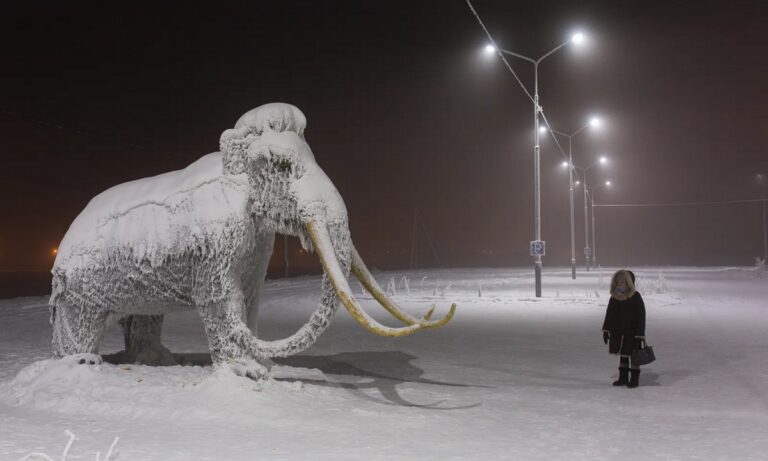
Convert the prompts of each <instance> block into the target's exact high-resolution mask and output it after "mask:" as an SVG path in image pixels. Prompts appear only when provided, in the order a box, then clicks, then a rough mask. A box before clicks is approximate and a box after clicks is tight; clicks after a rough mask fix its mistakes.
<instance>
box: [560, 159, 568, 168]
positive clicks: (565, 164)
mask: <svg viewBox="0 0 768 461" xmlns="http://www.w3.org/2000/svg"><path fill="white" fill-rule="evenodd" d="M560 166H562V167H563V168H568V162H566V161H565V160H563V163H561V164H560Z"/></svg>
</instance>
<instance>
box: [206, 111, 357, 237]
mask: <svg viewBox="0 0 768 461" xmlns="http://www.w3.org/2000/svg"><path fill="white" fill-rule="evenodd" d="M306 126H307V119H306V117H304V114H303V113H302V112H301V110H299V109H298V108H297V107H295V106H292V105H290V104H284V103H271V104H265V105H263V106H259V107H257V108H256V109H253V110H250V111H248V112H246V113H245V114H244V115H243V116H242V117H240V119H239V120H238V121H237V123H236V124H235V127H234V128H233V129H229V130H226V131H224V133H222V135H221V140H220V147H221V152H222V154H223V161H224V172H225V173H228V174H246V175H248V178H249V180H250V182H251V186H252V195H253V204H252V207H253V209H252V211H253V214H254V215H255V216H257V217H259V218H261V219H262V220H263V222H264V223H265V225H267V226H269V227H270V228H271V230H274V231H276V232H280V233H286V234H290V235H298V236H299V237H300V238H301V237H303V232H302V229H303V228H304V226H305V225H306V224H307V223H308V222H310V221H319V220H321V221H324V222H326V223H327V224H329V225H333V226H342V227H346V225H347V212H346V207H345V206H344V201H343V199H342V198H341V195H340V194H339V192H338V191H337V190H336V187H335V186H334V185H333V183H332V182H331V180H330V179H329V178H328V176H326V174H325V172H324V171H323V170H322V169H321V168H320V166H319V165H318V164H317V162H316V161H315V156H314V154H313V153H312V149H310V147H309V145H308V144H307V142H306V141H305V140H304V129H305V128H306ZM302 240H304V239H303V238H302ZM305 243H308V242H305Z"/></svg>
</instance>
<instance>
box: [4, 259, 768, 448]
mask: <svg viewBox="0 0 768 461" xmlns="http://www.w3.org/2000/svg"><path fill="white" fill-rule="evenodd" d="M530 272H531V271H529V270H528V269H521V270H503V269H466V270H440V271H438V270H431V271H415V272H412V273H410V272H397V273H381V274H378V275H377V278H378V280H379V283H380V284H381V285H382V286H383V287H387V286H390V289H391V290H393V291H396V292H397V294H396V299H397V300H399V301H400V302H401V303H402V304H403V306H404V307H405V308H407V309H408V310H409V311H410V312H411V313H413V314H414V315H417V314H420V313H423V312H424V309H425V307H427V306H428V305H430V304H432V303H437V305H438V312H437V313H436V315H437V314H439V313H440V312H445V310H446V309H447V307H448V305H449V302H457V303H458V304H459V308H458V311H457V314H456V317H455V319H454V320H453V321H452V323H451V324H449V325H448V326H447V327H445V328H443V329H440V330H434V331H426V332H422V333H421V334H417V335H414V336H410V337H406V338H401V339H387V338H381V337H377V336H374V335H371V334H369V333H367V332H365V331H364V330H362V329H361V328H359V326H358V325H356V324H355V323H354V322H353V321H352V320H351V319H350V318H349V316H348V315H347V314H346V313H345V312H340V313H339V314H338V316H337V318H336V320H335V322H334V323H333V325H332V326H331V327H330V329H329V330H328V332H327V333H326V334H325V335H324V336H323V337H321V339H320V340H319V341H318V342H317V344H316V345H315V346H314V347H313V348H312V349H310V350H308V351H307V352H305V353H303V354H302V355H299V356H295V357H291V358H288V359H284V360H281V361H280V363H279V364H278V365H277V366H276V367H275V368H274V378H275V379H274V380H272V381H269V382H266V383H262V384H257V383H254V382H253V381H250V380H247V379H243V378H238V377H235V376H232V375H230V374H226V373H215V372H214V371H213V370H212V369H211V368H210V367H207V366H185V367H166V368H153V367H143V366H134V365H112V364H108V363H104V364H101V365H95V366H83V365H77V364H74V363H72V362H71V361H70V362H68V361H65V360H59V361H54V360H48V358H49V355H50V325H49V324H48V311H47V307H46V305H45V303H46V301H47V300H46V298H44V297H37V298H17V299H13V300H0V350H1V351H2V353H0V381H1V383H0V459H2V460H6V459H7V460H18V459H20V458H22V457H23V456H24V455H26V454H27V453H30V452H33V451H38V452H45V453H48V454H49V455H57V454H59V453H61V449H62V447H63V444H64V443H65V442H66V437H65V436H64V435H63V430H64V429H65V428H69V429H71V430H72V431H73V432H74V433H76V434H77V435H78V437H79V439H80V440H79V442H78V443H77V445H76V446H75V448H73V452H72V454H71V455H70V459H72V460H75V459H93V457H94V453H95V452H96V451H102V452H104V450H105V447H106V446H108V444H109V442H110V441H111V440H112V439H114V437H115V436H119V437H120V444H119V449H120V452H121V454H120V458H119V459H120V460H121V461H123V460H205V459H208V460H220V459H262V458H269V459H321V460H322V459H334V460H337V459H364V458H365V459H457V460H458V459H590V460H593V459H614V458H617V457H621V458H622V459H626V460H633V459H638V460H639V459H643V460H647V459H707V460H712V459H764V453H765V452H766V450H768V436H766V431H765V426H766V423H768V335H766V332H768V302H766V300H768V278H766V277H765V276H762V275H760V274H757V273H755V272H753V271H749V270H742V269H724V268H723V269H700V268H659V269H639V270H638V271H637V273H638V275H639V286H640V290H641V292H642V293H643V296H644V298H645V300H646V303H647V310H648V328H647V332H648V339H649V342H650V343H651V344H653V345H654V347H655V348H656V351H657V356H658V357H659V359H658V361H657V362H655V363H653V364H652V365H650V366H648V367H646V369H645V370H644V372H643V375H642V376H641V387H640V388H639V389H636V390H628V389H616V388H613V387H611V385H610V382H611V380H612V377H613V376H615V375H616V371H617V370H616V367H617V363H616V359H615V358H614V357H612V356H609V355H608V354H607V352H606V350H605V349H606V348H605V346H604V345H603V343H602V340H601V337H600V331H599V329H600V324H601V322H602V316H603V314H604V312H605V304H606V302H607V288H606V287H607V283H608V279H609V273H608V272H602V273H595V272H590V273H589V274H584V273H579V278H578V279H577V280H576V281H573V280H571V279H570V271H569V270H568V269H562V270H553V269H550V270H548V271H545V274H544V294H545V297H544V298H540V299H536V298H534V297H533V295H532V292H533V289H532V286H531V278H532V277H531V275H532V274H531V273H530ZM659 274H663V277H660V276H659ZM424 276H426V277H427V278H426V279H425V280H423V283H422V278H423V277H424ZM404 277H405V278H404ZM406 282H407V283H406ZM662 282H663V283H662ZM356 292H357V293H358V294H359V293H360V291H359V287H356ZM318 296H319V279H318V278H312V277H307V278H299V279H291V280H281V281H275V282H268V283H267V286H266V299H265V302H264V304H263V307H262V311H261V312H262V315H263V321H262V322H261V325H263V328H264V331H262V332H261V334H262V335H263V336H266V337H268V338H277V337H281V336H282V335H285V334H286V333H287V332H290V331H293V330H295V328H296V326H297V325H300V324H301V323H302V322H303V321H304V320H305V319H306V315H307V313H308V312H310V311H311V310H312V309H313V308H314V307H315V306H316V303H317V298H318ZM362 299H363V300H364V301H365V304H366V306H365V307H366V308H367V310H368V311H369V312H372V313H373V312H377V308H376V306H375V304H374V303H372V302H371V300H370V298H365V297H363V298H362ZM379 311H380V310H379ZM376 317H377V319H378V320H380V321H382V322H387V323H388V324H390V325H394V324H395V322H393V321H392V319H391V318H390V317H389V316H388V315H387V314H386V313H385V312H383V313H381V314H380V315H377V316H376ZM121 342H122V338H121V336H120V332H119V330H118V329H117V328H113V329H112V330H111V331H110V332H109V335H108V337H107V338H106V340H105V343H104V347H103V352H106V353H109V352H115V351H117V350H119V349H120V348H121V346H122V344H121ZM164 342H165V344H166V345H167V346H168V347H169V348H170V349H171V350H172V351H174V352H176V353H185V354H186V355H185V357H187V358H188V361H189V362H190V363H193V364H194V363H198V364H205V363H206V360H205V356H204V355H203V354H201V353H203V352H206V350H207V345H206V342H205V336H204V334H203V331H202V325H201V322H200V320H199V318H197V316H196V315H195V314H194V313H184V314H174V315H169V316H168V317H167V319H166V326H165V331H164Z"/></svg>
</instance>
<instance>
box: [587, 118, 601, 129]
mask: <svg viewBox="0 0 768 461" xmlns="http://www.w3.org/2000/svg"><path fill="white" fill-rule="evenodd" d="M589 126H590V127H592V128H600V127H602V126H603V119H601V118H600V117H592V118H590V119H589Z"/></svg>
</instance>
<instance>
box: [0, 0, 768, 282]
mask: <svg viewBox="0 0 768 461" xmlns="http://www.w3.org/2000/svg"><path fill="white" fill-rule="evenodd" d="M760 3H761V2H753V1H746V2H745V1H728V2H706V1H690V2H669V1H664V2H620V1H605V2H589V1H580V2H573V1H563V2H551V1H543V2H542V1H539V2H525V4H523V2H509V1H490V0H475V1H474V2H473V4H474V6H475V8H476V9H477V11H478V13H479V14H480V15H481V17H482V18H483V19H484V21H485V22H486V24H487V26H488V28H489V29H490V31H491V33H493V34H494V36H495V38H496V40H497V41H498V43H499V45H500V46H502V47H503V48H506V49H510V50H514V51H516V52H518V53H521V54H525V55H529V56H532V57H538V56H539V55H541V54H543V53H545V52H547V51H549V50H550V49H551V48H552V47H554V46H555V45H557V44H559V43H561V42H563V41H565V40H566V39H567V38H568V37H569V36H570V34H572V33H573V32H574V31H575V30H577V29H581V30H583V31H584V32H585V33H587V34H588V36H589V42H588V44H587V46H584V47H581V48H578V49H577V48H574V47H571V46H569V47H566V48H564V49H562V50H560V51H559V52H558V53H557V54H555V55H553V56H551V57H550V58H548V59H547V60H546V61H544V63H543V64H542V65H541V67H540V88H541V98H542V102H541V103H542V106H543V108H544V111H545V112H546V114H547V117H548V119H549V120H550V121H551V122H552V123H553V126H554V127H555V128H556V129H558V130H561V131H567V132H572V131H574V130H576V129H578V128H579V127H580V126H581V125H583V124H584V123H585V122H586V121H587V118H588V117H589V116H590V115H592V114H600V115H601V116H602V117H603V118H604V119H605V121H606V124H605V128H604V129H603V130H602V131H601V132H599V133H598V132H595V133H590V132H584V133H582V134H580V135H579V136H578V137H577V138H576V140H575V143H574V152H575V154H574V158H575V161H576V163H577V164H582V165H583V164H589V163H591V162H592V161H594V160H596V159H597V157H598V156H599V155H601V154H603V153H605V154H606V155H608V156H610V159H611V162H610V164H609V166H608V167H606V168H605V169H602V170H593V172H591V173H592V174H591V178H590V179H594V181H595V182H597V181H599V182H602V181H605V180H606V179H610V180H612V181H613V183H614V185H615V187H613V188H612V189H611V190H601V191H599V192H598V193H597V202H598V203H655V202H665V203H666V202H689V201H720V200H731V199H749V198H757V197H760V196H761V194H762V193H763V192H762V189H761V187H760V185H759V184H758V183H757V181H756V179H755V176H756V174H757V173H760V172H764V173H765V172H768V154H767V153H766V146H767V145H768V139H767V138H768V135H767V134H766V133H768V91H766V89H767V86H768V84H766V75H768V60H766V55H767V54H768V53H767V52H768V27H766V19H768V8H766V7H764V6H758V5H759V4H760ZM0 35H1V38H2V44H3V46H2V47H0V63H1V69H2V70H1V71H0V155H2V161H3V162H2V165H3V166H2V169H0V270H2V271H12V270H39V271H42V270H48V269H49V268H50V266H51V264H52V262H53V257H52V256H51V249H52V248H54V247H56V246H57V245H58V242H59V241H60V239H61V238H62V237H63V235H64V233H65V232H66V230H67V228H68V226H69V224H70V223H71V221H72V220H73V219H74V218H75V216H77V214H78V213H79V212H80V211H81V210H82V209H83V207H84V206H85V205H86V203H87V202H88V201H89V200H90V199H91V198H92V197H93V196H95V195H96V194H98V193H99V192H101V191H103V190H105V189H107V188H109V187H111V186H113V185H116V184H118V183H122V182H125V181H129V180H133V179H137V178H141V177H146V176H151V175H155V174H159V173H162V172H166V171H170V170H175V169H180V168H183V167H184V166H186V165H187V164H189V163H191V162H192V161H194V160H196V159H197V158H199V157H200V156H202V155H204V154H206V153H209V152H213V151H215V150H217V148H218V140H219V136H220V134H221V132H222V131H223V130H224V129H226V128H230V127H232V126H233V125H234V123H235V121H236V120H237V119H238V118H239V117H240V115H242V114H243V113H244V112H246V111H247V110H249V109H251V108H254V107H256V106H259V105H261V104H264V103H267V102H275V101H280V102H288V103H291V104H294V105H296V106H298V107H299V108H301V110H302V111H303V112H304V113H305V114H306V116H307V119H308V127H307V131H306V136H307V141H308V142H309V144H310V146H311V147H312V149H313V151H314V153H315V156H316V158H317V160H318V163H319V164H320V166H321V167H322V168H323V169H324V170H325V171H326V173H327V174H328V176H329V177H330V178H331V179H332V180H333V182H334V183H335V184H336V186H337V188H338V189H339V191H340V192H341V194H342V196H343V197H344V199H345V202H346V205H347V208H348V211H349V215H350V220H351V229H352V236H353V239H354V241H355V243H356V245H357V247H358V248H359V249H360V251H361V253H362V255H363V257H364V258H365V259H366V261H367V262H368V264H369V266H373V267H377V268H382V269H383V268H397V267H407V266H408V263H409V259H410V242H411V230H412V221H413V214H414V211H413V210H414V207H418V209H419V212H420V214H421V216H422V217H423V221H424V227H425V228H426V229H427V231H428V233H429V237H431V239H432V241H433V243H434V247H435V249H436V252H437V253H438V256H439V259H440V264H441V265H442V266H446V267H450V266H502V265H507V266H510V265H526V264H530V263H531V259H530V257H529V256H528V255H527V253H528V242H529V241H530V240H532V239H533V152H532V151H533V147H532V144H533V108H532V105H531V103H530V102H529V100H528V99H527V97H526V96H525V94H524V93H523V91H522V90H521V89H520V87H519V86H518V85H517V84H516V83H515V81H514V80H513V78H512V76H511V75H510V74H509V72H508V71H507V70H506V69H505V68H504V66H503V64H502V63H501V62H500V61H499V59H497V58H491V59H489V58H487V57H486V56H485V55H483V54H482V47H483V46H484V45H485V44H486V40H485V36H484V33H483V31H482V29H481V28H480V26H479V25H478V23H477V22H476V20H475V18H474V16H473V15H472V13H471V12H470V10H469V8H468V7H467V5H466V3H465V2H464V1H461V0H453V1H447V0H446V1H433V2H417V1H407V2H406V1H402V2H401V1H379V2H373V1H359V2H347V1H344V2H341V1H334V2H331V1H306V2H291V1H286V2H269V3H267V2H259V1H250V2H243V3H227V2H211V3H204V4H197V3H195V2H184V3H178V4H171V3H164V2H163V3H161V2H152V3H146V4H142V3H141V2H50V3H42V2H16V4H15V5H8V4H4V6H3V11H2V15H0ZM511 62H512V63H513V64H514V68H515V70H516V71H518V72H519V74H520V75H521V77H522V78H523V80H524V82H525V83H526V84H528V85H531V84H532V66H530V65H529V64H527V63H525V62H521V61H511ZM561 161H562V158H561V157H560V154H559V153H558V152H557V151H556V150H555V148H554V144H553V142H552V141H551V139H550V138H547V137H545V138H544V139H543V141H542V164H541V168H542V200H543V202H542V215H543V222H542V228H543V237H544V239H545V240H546V241H547V256H546V258H545V259H544V265H545V268H546V267H547V266H550V267H551V266H554V265H559V266H562V265H567V264H568V262H569V259H570V246H569V245H570V240H569V220H568V178H567V174H566V173H565V172H564V170H563V169H561V168H560V166H559V165H560V162H561ZM580 192H581V191H580V190H577V195H576V198H577V200H576V204H577V207H576V223H577V226H576V239H577V240H576V241H577V245H576V247H577V255H578V261H579V262H580V263H581V262H582V261H583V257H582V256H581V255H582V248H583V246H584V225H583V222H584V221H583V201H582V200H583V199H582V195H581V193H580ZM596 217H597V247H598V248H597V252H598V256H599V258H600V261H601V262H602V263H603V264H610V265H624V266H634V265H641V264H697V265H706V264H738V265H750V264H752V258H753V257H754V256H759V255H761V254H762V251H763V249H762V215H761V208H760V205H759V204H757V203H753V204H744V205H729V206H724V205H718V206H698V207H682V208H677V207H668V208H658V207H650V208H599V209H597V215H596ZM279 247H280V248H281V246H279ZM417 248H418V261H417V263H418V265H419V266H422V267H423V266H435V265H437V262H436V261H435V258H434V257H433V256H432V252H431V251H430V249H429V245H428V242H427V239H426V237H425V234H424V232H423V231H422V230H420V232H419V234H418V247H417ZM291 251H292V253H293V254H292V258H295V260H296V263H295V264H296V265H297V269H299V268H300V267H301V266H302V264H305V263H306V262H307V261H309V260H310V259H309V258H308V257H306V256H305V255H301V254H299V253H298V247H293V248H292V250H291ZM280 258H281V256H280V255H279V254H276V255H275V258H274V261H273V262H274V264H273V272H274V271H275V270H276V268H279V267H280V266H279V259H280Z"/></svg>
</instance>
